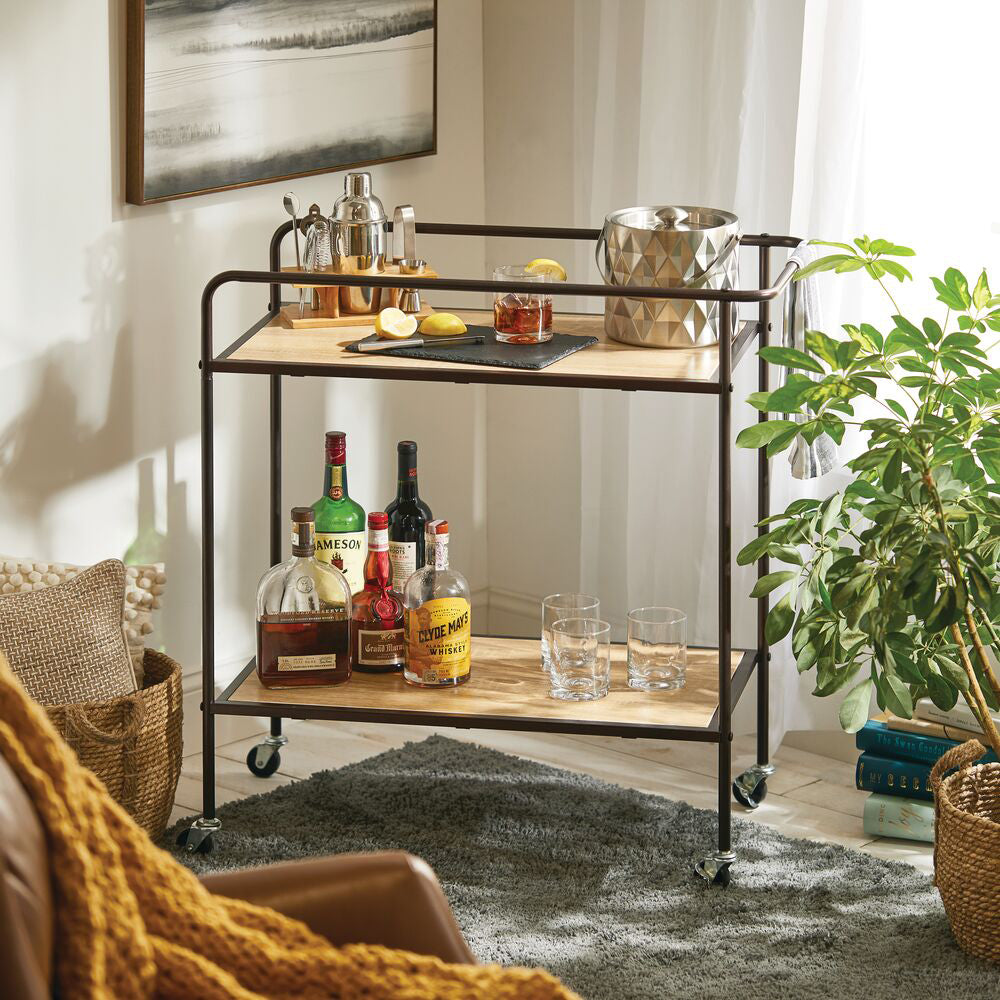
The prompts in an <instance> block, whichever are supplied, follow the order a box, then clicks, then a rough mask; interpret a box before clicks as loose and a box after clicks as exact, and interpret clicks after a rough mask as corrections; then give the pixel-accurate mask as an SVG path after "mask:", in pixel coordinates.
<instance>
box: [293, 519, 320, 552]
mask: <svg viewBox="0 0 1000 1000" xmlns="http://www.w3.org/2000/svg"><path fill="white" fill-rule="evenodd" d="M315 534H316V526H315V525H314V524H313V522H312V521H300V522H298V523H296V522H292V545H293V546H294V547H295V548H305V546H307V545H312V544H313V541H314V536H315Z"/></svg>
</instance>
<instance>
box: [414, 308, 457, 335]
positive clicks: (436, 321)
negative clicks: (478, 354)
mask: <svg viewBox="0 0 1000 1000" xmlns="http://www.w3.org/2000/svg"><path fill="white" fill-rule="evenodd" d="M466 330H468V327H467V326H466V325H465V324H464V323H463V322H462V321H461V320H460V319H459V318H458V317H457V316H456V315H455V314H454V313H431V314H430V316H428V317H427V318H426V319H425V320H424V321H423V322H422V323H421V324H420V332H421V333H425V334H427V335H428V336H430V337H457V336H458V335H459V334H462V333H465V331H466Z"/></svg>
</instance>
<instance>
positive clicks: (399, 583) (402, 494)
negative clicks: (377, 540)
mask: <svg viewBox="0 0 1000 1000" xmlns="http://www.w3.org/2000/svg"><path fill="white" fill-rule="evenodd" d="M396 453H397V462H398V466H399V475H398V477H397V478H398V485H397V486H396V499H395V500H393V501H392V503H390V504H389V506H388V507H386V509H385V512H386V514H388V515H389V560H390V562H391V563H392V588H393V590H395V591H398V592H399V593H400V594H401V593H403V589H404V588H405V587H406V581H407V580H409V578H410V577H411V576H412V575H413V574H414V573H415V572H416V571H417V570H418V569H420V567H421V566H423V565H424V562H425V561H426V560H425V558H424V554H425V551H426V545H425V542H424V529H425V528H426V526H427V522H428V521H430V520H431V518H432V517H433V515H432V514H431V509H430V507H428V506H427V504H425V503H424V502H423V500H421V499H420V493H419V491H418V489H417V443H416V441H400V442H399V444H397V445H396Z"/></svg>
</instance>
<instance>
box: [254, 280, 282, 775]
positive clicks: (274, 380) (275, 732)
mask: <svg viewBox="0 0 1000 1000" xmlns="http://www.w3.org/2000/svg"><path fill="white" fill-rule="evenodd" d="M275 270H278V268H275ZM270 382H271V565H272V566H276V565H277V564H278V563H280V562H281V523H282V514H281V376H280V375H272V376H271V378H270ZM287 742H288V737H287V736H282V735H281V719H280V718H278V717H277V716H274V717H272V719H271V735H270V736H269V737H268V738H267V739H266V740H265V741H264V743H262V744H261V746H270V747H272V748H273V749H272V751H271V752H272V753H273V754H275V755H277V749H278V747H281V746H284V745H285V744H286V743H287ZM255 749H259V748H255ZM279 761H280V758H279ZM277 767H278V765H277V764H275V766H274V770H272V772H271V773H272V774H273V773H274V771H275V770H277ZM250 770H251V771H253V768H252V767H251V768H250ZM254 773H256V772H254Z"/></svg>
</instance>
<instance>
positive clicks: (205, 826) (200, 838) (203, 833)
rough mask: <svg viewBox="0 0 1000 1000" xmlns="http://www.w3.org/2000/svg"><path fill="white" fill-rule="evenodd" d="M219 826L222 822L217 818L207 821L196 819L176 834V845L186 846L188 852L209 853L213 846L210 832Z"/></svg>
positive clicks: (219, 827) (213, 842)
mask: <svg viewBox="0 0 1000 1000" xmlns="http://www.w3.org/2000/svg"><path fill="white" fill-rule="evenodd" d="M221 827H222V824H221V823H220V822H219V821H218V820H217V819H216V820H209V821H208V822H207V823H206V822H205V821H204V820H200V819H196V820H195V821H194V823H192V824H191V826H189V827H188V828H187V829H186V830H182V831H181V832H180V833H179V834H178V835H177V846H178V847H184V848H186V849H187V853H188V854H211V853H212V848H213V847H214V846H215V841H214V838H213V836H212V834H213V833H214V832H215V831H216V830H219V829H221Z"/></svg>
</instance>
